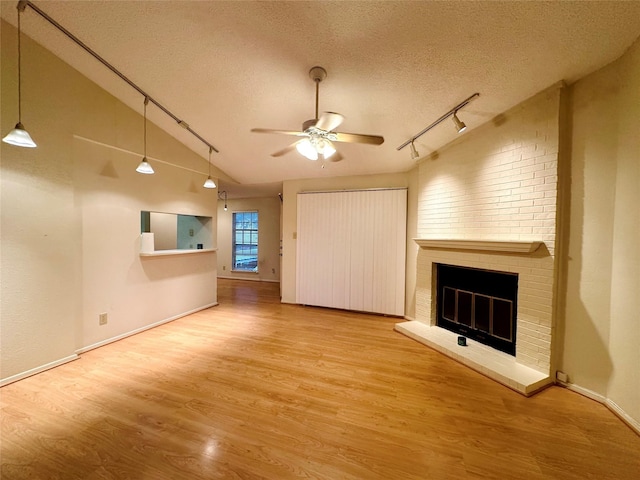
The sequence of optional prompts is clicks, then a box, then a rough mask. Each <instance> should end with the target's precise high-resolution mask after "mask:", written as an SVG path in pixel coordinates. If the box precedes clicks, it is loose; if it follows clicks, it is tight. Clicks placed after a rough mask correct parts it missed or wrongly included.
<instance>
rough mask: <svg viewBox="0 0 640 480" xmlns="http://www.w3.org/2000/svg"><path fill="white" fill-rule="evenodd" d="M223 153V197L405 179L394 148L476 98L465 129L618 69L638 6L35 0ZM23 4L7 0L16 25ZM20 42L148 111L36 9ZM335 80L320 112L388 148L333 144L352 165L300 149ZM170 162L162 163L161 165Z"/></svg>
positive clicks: (402, 156) (448, 126) (639, 21)
mask: <svg viewBox="0 0 640 480" xmlns="http://www.w3.org/2000/svg"><path fill="white" fill-rule="evenodd" d="M34 3H35V4H36V5H37V6H38V7H40V8H41V9H42V10H44V11H45V12H46V13H48V14H49V15H50V16H52V17H53V18H54V19H55V20H57V21H58V22H59V23H60V24H62V25H63V26H64V27H65V28H67V29H68V30H69V31H71V32H72V33H73V34H74V35H76V36H77V37H79V38H80V39H81V40H83V41H84V42H85V43H86V44H87V45H89V46H90V47H91V48H93V49H94V50H95V51H96V52H98V53H99V54H100V55H101V56H102V57H104V58H105V59H106V60H108V61H109V62H111V63H112V64H113V65H114V66H116V67H117V68H118V69H119V70H121V71H122V72H123V73H124V74H125V75H127V76H128V77H129V78H131V79H132V80H133V81H134V82H136V83H138V84H139V85H140V86H141V87H142V88H143V89H144V90H145V91H147V92H148V93H149V94H150V95H151V96H152V97H154V98H155V99H156V100H158V101H159V102H160V103H162V104H164V105H165V106H166V107H168V108H169V109H170V110H171V111H172V112H174V113H175V114H177V115H178V116H179V117H180V118H183V119H184V120H185V121H186V122H188V123H189V125H190V126H191V127H192V128H193V129H194V130H195V131H197V132H198V133H199V134H201V135H202V136H203V137H204V138H206V139H207V140H208V141H209V142H211V143H212V144H213V145H215V147H216V148H217V149H218V150H220V153H219V154H214V156H213V164H214V165H215V166H217V167H218V168H220V169H221V170H223V171H224V172H225V173H226V174H227V175H228V176H229V178H230V179H233V180H235V181H236V182H238V183H239V184H242V185H243V186H242V187H234V185H233V183H234V182H231V181H230V179H227V180H223V182H222V186H223V188H227V189H228V190H229V191H230V193H231V192H235V194H236V195H235V196H237V195H249V193H248V192H249V191H250V190H251V188H249V189H247V186H250V187H251V186H253V185H257V184H260V185H261V186H260V187H256V189H257V190H259V191H260V192H261V193H262V194H264V193H267V192H273V191H276V192H277V191H278V189H279V185H280V182H282V180H285V179H296V178H310V177H323V176H343V175H362V174H374V173H384V172H398V171H406V170H408V169H410V168H411V167H412V166H413V165H415V160H412V159H411V157H410V152H409V149H408V148H405V149H404V150H402V151H397V150H396V147H398V146H399V145H401V144H402V143H404V142H405V141H406V140H408V139H409V138H410V137H412V136H413V135H415V134H416V133H418V132H419V131H421V130H422V129H423V128H424V127H426V126H427V125H429V124H430V123H432V122H433V121H434V120H436V119H437V118H438V117H440V116H441V115H442V114H444V113H445V112H447V111H448V110H450V109H451V108H452V107H454V106H455V105H457V104H458V103H460V102H461V101H462V100H464V99H465V98H467V97H469V96H470V95H472V94H473V93H475V92H479V93H480V97H479V98H478V99H476V100H474V101H473V102H472V103H471V104H469V105H468V106H467V107H465V108H464V110H463V111H461V113H460V117H461V119H462V120H464V121H465V122H466V123H467V125H468V126H469V128H470V129H473V128H475V127H477V126H479V125H481V124H483V123H484V122H486V121H488V120H490V119H491V118H493V117H495V116H496V115H497V114H499V113H502V112H503V111H505V110H506V109H508V108H510V107H512V106H514V105H516V104H518V103H519V102H521V101H523V100H525V99H526V98H528V97H530V96H532V95H534V94H535V93H537V92H539V91H541V90H543V89H545V88H547V87H549V86H550V85H552V84H554V83H556V82H558V81H560V80H565V81H567V82H568V83H571V82H573V81H575V80H577V79H579V78H581V77H582V76H584V75H586V74H588V73H590V72H592V71H594V70H596V69H598V68H600V67H602V66H603V65H605V64H607V63H609V62H611V61H613V60H615V59H616V58H618V57H619V56H620V55H621V54H622V53H623V52H624V51H625V50H626V49H627V48H628V47H629V46H630V45H631V43H633V41H634V40H635V39H636V38H637V37H638V35H639V34H640V1H626V2H617V1H606V2H592V1H578V2H568V1H552V2H538V1H526V2H525V1H522V2H508V1H502V2H493V1H491V2H484V1H449V2H434V1H423V2H419V1H411V2H391V1H366V2H358V1H349V2H318V1H313V2H284V1H277V2H268V1H260V2H255V1H240V2H236V1H233V2H223V1H198V2H188V1H160V2H156V1H82V2H75V1H66V2H60V1H34ZM16 4H17V2H15V1H11V2H6V1H2V17H3V18H5V19H6V20H7V21H9V22H10V23H12V24H14V25H15V24H16V11H15V6H16ZM22 27H23V31H24V33H25V34H26V35H28V36H30V37H31V38H33V39H35V40H36V41H37V42H39V43H41V44H42V45H44V46H45V47H46V48H48V49H50V50H51V51H53V52H54V53H55V54H56V55H58V56H59V57H61V58H62V59H63V60H65V61H66V62H68V63H69V64H71V65H72V66H74V67H75V68H76V69H78V70H79V71H80V72H82V73H83V74H85V75H86V76H88V77H89V78H91V79H92V80H94V81H95V82H97V83H98V84H99V85H101V86H102V87H103V88H105V89H106V90H108V91H109V92H111V93H112V94H114V95H115V96H116V97H118V98H120V99H121V100H123V101H124V102H125V103H126V104H128V105H129V106H131V107H132V108H134V109H136V110H138V111H142V103H143V99H142V98H141V97H140V95H139V94H138V93H136V92H135V91H134V90H133V89H131V87H129V86H127V85H126V84H125V83H124V82H122V80H120V79H119V78H118V77H116V76H115V75H114V74H113V73H111V72H109V71H108V70H107V69H106V68H105V67H104V66H102V65H100V64H99V63H98V62H97V61H95V60H94V59H93V58H91V57H90V56H89V55H88V54H86V53H85V52H83V51H82V50H81V49H79V48H78V47H77V46H75V45H74V44H73V43H72V42H71V41H70V40H68V39H67V38H66V37H64V36H63V35H62V34H60V33H59V32H58V31H57V30H55V29H54V27H52V26H51V25H50V24H48V23H47V22H46V21H45V20H43V19H42V18H41V17H39V16H38V15H37V14H36V13H35V12H33V11H32V10H31V9H29V8H27V10H26V12H25V14H24V15H23V17H22ZM314 65H321V66H323V67H324V68H325V69H326V70H327V71H328V77H327V79H326V80H325V81H324V82H322V83H321V85H320V106H319V109H320V111H334V112H339V113H342V114H343V115H344V116H345V118H346V119H345V121H344V123H343V124H342V125H341V126H340V127H339V128H338V130H339V131H345V132H350V133H366V134H375V135H382V136H384V138H385V142H384V144H383V145H381V146H371V145H354V144H342V143H341V144H339V148H338V149H339V152H340V153H341V154H342V156H343V157H344V160H343V161H341V162H336V163H327V164H326V165H325V168H322V167H323V165H322V162H312V161H309V160H306V159H305V158H303V157H301V156H300V155H298V154H297V153H296V152H295V151H294V152H291V153H289V154H287V155H285V156H283V157H279V158H273V157H271V156H270V154H271V153H273V152H275V151H277V150H280V149H282V148H284V147H285V146H287V145H288V144H289V143H291V142H292V141H293V140H294V139H295V138H294V137H287V136H282V135H265V134H256V133H251V132H250V129H251V128H253V127H262V128H276V129H284V130H298V129H300V128H301V126H302V123H303V122H304V121H305V120H307V119H310V118H313V116H314V101H315V91H314V88H315V86H314V83H313V82H312V81H311V80H310V78H309V76H308V71H309V69H310V68H311V67H312V66H314ZM149 119H150V120H151V121H153V122H154V123H156V124H158V125H159V126H160V127H162V128H164V129H165V130H166V131H167V132H168V133H169V134H171V135H173V136H174V137H176V138H177V139H179V140H180V141H182V142H183V143H185V144H186V145H187V146H189V147H190V148H191V149H192V150H194V151H195V152H197V153H198V154H200V155H201V156H202V157H203V158H207V156H208V150H207V147H206V146H204V145H203V144H202V143H200V142H199V141H198V140H197V139H195V138H194V137H192V136H191V135H190V134H189V133H188V132H185V131H184V130H183V129H181V128H180V127H178V126H177V125H176V123H175V122H173V121H171V120H170V119H169V118H168V117H167V116H166V115H164V114H162V113H161V112H160V111H158V110H157V109H154V108H152V107H150V108H149ZM456 135H457V134H456V133H455V130H454V128H453V124H452V123H451V122H449V121H446V122H444V123H442V124H440V125H439V126H437V127H436V128H434V129H433V130H431V131H430V132H428V133H427V134H426V135H424V136H422V137H421V138H420V139H418V140H417V141H416V147H417V149H418V151H419V152H420V154H421V156H425V155H428V154H429V153H430V152H432V151H434V150H436V149H438V148H441V147H442V146H443V145H445V144H447V143H449V142H450V141H452V140H454V139H455V137H456ZM156 156H157V157H158V158H162V155H161V153H158V154H157V155H156Z"/></svg>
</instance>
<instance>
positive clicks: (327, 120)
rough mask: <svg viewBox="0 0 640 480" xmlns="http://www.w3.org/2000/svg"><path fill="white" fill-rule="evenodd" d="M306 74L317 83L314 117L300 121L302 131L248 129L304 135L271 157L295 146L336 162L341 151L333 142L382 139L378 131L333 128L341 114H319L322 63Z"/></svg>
mask: <svg viewBox="0 0 640 480" xmlns="http://www.w3.org/2000/svg"><path fill="white" fill-rule="evenodd" d="M309 77H310V78H311V80H313V81H314V82H315V84H316V100H315V118H312V119H311V120H307V121H306V122H304V123H303V124H302V131H299V132H297V131H289V130H272V129H268V128H252V129H251V131H252V132H254V133H278V134H282V135H292V136H296V137H304V138H302V139H300V140H297V141H295V142H294V143H292V144H291V145H289V146H287V147H285V148H283V149H282V150H279V151H277V152H274V153H272V154H271V156H272V157H280V156H282V155H284V154H286V153H289V152H291V151H293V150H297V151H298V153H300V155H302V156H304V157H305V158H307V159H309V160H314V161H315V160H318V159H322V160H329V161H331V162H338V161H340V160H342V155H340V153H338V152H337V149H336V147H335V145H334V144H333V142H344V143H364V144H369V145H381V144H382V143H383V142H384V138H383V137H381V136H379V135H363V134H360V133H340V132H335V131H334V130H335V129H336V128H338V127H339V126H340V124H341V123H342V122H343V121H344V116H342V115H341V114H339V113H336V112H323V113H322V115H320V116H319V115H318V99H319V93H320V82H322V81H323V80H324V79H325V78H327V71H326V70H325V69H324V68H322V67H319V66H315V67H312V68H311V70H309Z"/></svg>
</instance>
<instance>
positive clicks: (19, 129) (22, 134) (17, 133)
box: [2, 122, 37, 148]
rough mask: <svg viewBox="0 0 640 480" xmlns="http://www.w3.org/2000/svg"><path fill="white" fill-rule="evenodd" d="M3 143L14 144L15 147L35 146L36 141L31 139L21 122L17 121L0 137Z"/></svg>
mask: <svg viewBox="0 0 640 480" xmlns="http://www.w3.org/2000/svg"><path fill="white" fill-rule="evenodd" d="M2 141H3V142H4V143H8V144H10V145H15V146H16V147H28V148H35V147H37V145H36V143H35V142H34V141H33V140H32V139H31V135H29V132H27V131H26V130H25V129H24V127H23V126H22V124H21V123H20V122H18V123H17V124H16V126H15V128H14V129H13V130H11V131H10V132H9V133H8V134H7V136H6V137H4V138H3V139H2Z"/></svg>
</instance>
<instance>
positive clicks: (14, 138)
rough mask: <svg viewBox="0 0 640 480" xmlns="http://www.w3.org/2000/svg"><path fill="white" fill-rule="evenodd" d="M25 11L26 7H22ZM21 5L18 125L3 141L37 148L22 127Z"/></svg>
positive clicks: (18, 145)
mask: <svg viewBox="0 0 640 480" xmlns="http://www.w3.org/2000/svg"><path fill="white" fill-rule="evenodd" d="M22 9H24V6H23V7H22ZM20 13H21V10H20V4H18V123H16V126H15V128H14V129H13V130H11V131H10V132H9V133H8V134H7V136H6V137H4V138H3V139H2V141H3V142H4V143H8V144H10V145H15V146H16V147H28V148H35V147H36V146H37V145H36V142H34V141H33V140H32V139H31V135H29V132H27V131H26V130H25V128H24V125H22V105H21V104H22V100H21V93H22V92H21V91H20V86H21V78H20V76H21V70H22V69H21V65H20V58H21V56H22V52H21V49H20V36H21V35H20Z"/></svg>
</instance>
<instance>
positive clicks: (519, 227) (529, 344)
mask: <svg viewBox="0 0 640 480" xmlns="http://www.w3.org/2000/svg"><path fill="white" fill-rule="evenodd" d="M562 87H563V85H562V84H561V83H559V84H557V85H554V86H552V87H550V88H548V89H547V90H545V91H543V92H541V93H539V94H537V95H535V96H534V97H532V98H530V99H528V100H526V101H524V102H522V103H520V104H519V105H517V106H516V107H514V108H512V109H510V110H508V111H507V112H504V113H503V114H502V115H500V116H499V117H498V118H496V119H494V120H493V121H491V122H487V123H486V124H484V125H482V126H480V127H478V128H476V129H474V130H472V131H471V132H469V133H467V134H464V135H463V136H461V137H459V140H457V141H455V142H452V143H451V144H449V145H447V146H446V147H445V148H443V149H441V150H440V151H438V152H436V153H435V154H432V155H430V156H428V157H427V158H425V159H423V160H421V161H420V164H419V194H418V226H417V230H418V236H419V237H420V238H423V239H440V240H443V239H467V240H492V241H542V242H544V247H541V248H539V249H538V251H536V253H535V254H532V255H520V256H518V255H500V254H498V253H497V252H491V253H483V252H476V251H473V252H461V251H455V250H452V251H442V250H439V249H436V250H433V249H427V250H425V249H423V250H421V251H420V252H419V253H418V276H417V286H416V297H417V299H416V304H417V305H416V319H417V320H419V321H422V322H423V323H427V324H432V322H434V321H435V306H434V304H435V296H434V295H433V293H434V290H433V282H432V272H433V267H432V264H433V263H448V264H453V265H460V266H468V267H474V268H483V269H488V270H498V271H506V272H513V273H517V274H518V277H519V278H518V312H517V334H516V336H517V340H516V359H517V361H518V363H521V364H524V365H527V366H529V367H531V368H534V369H536V370H538V371H540V372H543V373H545V374H550V373H551V370H552V369H553V366H552V359H553V358H554V356H553V355H552V353H553V352H552V341H553V339H554V335H555V317H554V310H553V305H554V293H555V290H554V285H555V278H556V276H555V244H556V198H557V193H558V191H557V184H558V161H559V158H558V154H559V138H560V136H559V135H560V134H559V132H560V129H559V118H560V105H561V103H560V99H561V92H562ZM551 375H553V373H551Z"/></svg>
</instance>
